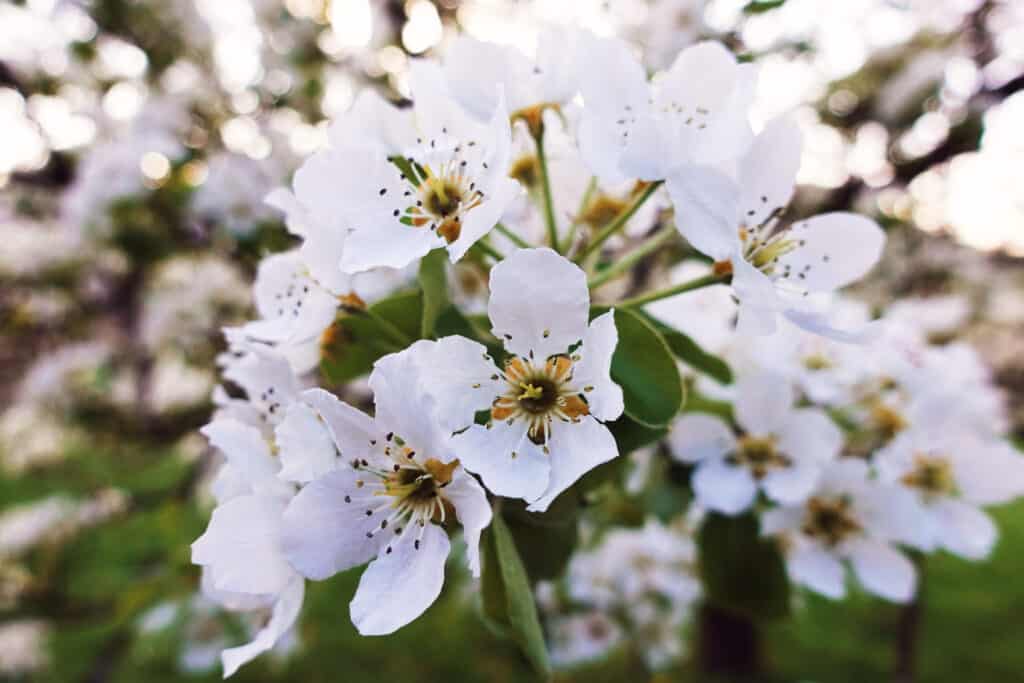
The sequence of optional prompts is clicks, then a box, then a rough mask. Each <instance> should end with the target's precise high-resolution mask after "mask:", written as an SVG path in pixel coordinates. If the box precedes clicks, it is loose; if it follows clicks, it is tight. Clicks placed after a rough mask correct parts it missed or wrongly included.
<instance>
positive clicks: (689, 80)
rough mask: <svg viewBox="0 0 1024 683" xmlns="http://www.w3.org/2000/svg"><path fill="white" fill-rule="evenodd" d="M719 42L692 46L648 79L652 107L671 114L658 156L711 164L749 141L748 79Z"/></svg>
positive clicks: (730, 155) (731, 156)
mask: <svg viewBox="0 0 1024 683" xmlns="http://www.w3.org/2000/svg"><path fill="white" fill-rule="evenodd" d="M746 71H747V70H745V69H743V68H741V67H740V65H738V64H737V62H736V57H735V56H734V55H733V54H732V53H731V52H729V51H728V50H727V49H725V47H724V46H722V44H721V43H718V42H712V41H705V42H701V43H697V44H695V45H691V46H689V47H687V48H686V49H684V50H683V51H682V52H680V53H679V55H678V56H677V57H676V60H675V62H674V63H673V64H672V67H671V68H670V69H669V70H668V71H667V72H665V73H664V74H662V75H661V76H660V77H658V78H656V79H655V80H654V82H653V87H652V91H653V98H654V105H655V108H656V109H658V110H660V111H662V112H665V114H664V115H665V116H666V117H668V116H669V114H670V113H671V114H672V116H671V119H672V121H671V123H672V124H673V128H674V130H672V136H671V137H669V138H668V139H667V140H666V141H665V142H666V143H669V144H671V145H672V146H673V147H672V148H671V149H664V148H663V149H662V150H661V154H660V155H661V156H666V155H669V154H671V155H677V156H681V159H680V160H688V161H696V162H699V163H716V162H721V161H725V160H728V159H734V158H736V157H737V156H738V155H739V154H741V153H742V151H743V150H745V149H746V146H747V145H748V144H749V143H750V137H751V135H750V130H749V129H750V126H749V124H747V123H746V110H747V106H746V103H745V100H747V99H749V97H750V95H751V94H752V93H750V92H748V90H750V88H751V85H752V83H751V82H750V81H751V79H750V78H748V77H747V74H746Z"/></svg>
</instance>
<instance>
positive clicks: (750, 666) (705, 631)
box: [697, 604, 761, 679]
mask: <svg viewBox="0 0 1024 683" xmlns="http://www.w3.org/2000/svg"><path fill="white" fill-rule="evenodd" d="M698 628H699V636H698V644H697V647H698V652H697V657H698V665H699V667H700V671H701V673H705V674H717V675H728V676H737V677H740V676H742V677H744V679H754V678H756V677H757V676H758V675H759V674H760V673H761V637H760V633H759V632H758V628H757V624H755V623H754V621H753V620H751V619H749V618H748V617H745V616H743V615H741V614H738V613H736V612H730V611H727V610H723V609H721V608H718V607H715V606H713V605H708V604H705V605H704V606H703V607H701V609H700V614H699V617H698Z"/></svg>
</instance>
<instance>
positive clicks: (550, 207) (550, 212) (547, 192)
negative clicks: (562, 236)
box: [533, 129, 562, 253]
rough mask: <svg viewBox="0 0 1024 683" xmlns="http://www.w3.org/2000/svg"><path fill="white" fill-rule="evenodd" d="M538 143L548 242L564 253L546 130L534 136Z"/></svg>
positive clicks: (538, 159) (538, 160)
mask: <svg viewBox="0 0 1024 683" xmlns="http://www.w3.org/2000/svg"><path fill="white" fill-rule="evenodd" d="M533 139H534V141H535V142H536V143H537V162H538V164H539V165H540V178H541V190H542V194H543V196H544V220H545V222H546V223H547V225H548V242H550V243H551V248H552V249H554V250H555V251H557V252H558V253H562V251H561V249H560V246H559V244H558V223H557V222H556V221H555V201H554V199H553V198H552V197H551V178H550V176H549V175H548V159H547V154H545V153H544V130H543V129H541V131H540V132H539V133H538V134H537V135H535V136H534V137H533Z"/></svg>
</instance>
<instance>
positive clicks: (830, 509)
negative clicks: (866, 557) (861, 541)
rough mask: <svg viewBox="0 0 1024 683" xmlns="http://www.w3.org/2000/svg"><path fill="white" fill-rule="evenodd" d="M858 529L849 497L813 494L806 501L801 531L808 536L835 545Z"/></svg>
mask: <svg viewBox="0 0 1024 683" xmlns="http://www.w3.org/2000/svg"><path fill="white" fill-rule="evenodd" d="M860 530H861V526H860V523H859V522H858V521H857V518H856V517H855V516H854V514H853V503H852V502H851V501H850V499H849V498H846V497H840V498H833V499H829V498H821V497H818V496H815V497H813V498H811V499H810V500H809V501H807V508H806V514H805V516H804V524H803V527H802V531H803V532H804V533H805V534H807V535H808V536H811V537H813V538H817V539H818V540H820V541H822V542H823V543H825V544H826V545H828V546H835V545H838V544H839V543H840V542H841V541H843V540H844V539H846V538H848V537H849V536H852V535H853V534H856V533H858V532H859V531H860Z"/></svg>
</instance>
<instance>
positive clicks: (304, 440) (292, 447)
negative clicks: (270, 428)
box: [274, 403, 337, 484]
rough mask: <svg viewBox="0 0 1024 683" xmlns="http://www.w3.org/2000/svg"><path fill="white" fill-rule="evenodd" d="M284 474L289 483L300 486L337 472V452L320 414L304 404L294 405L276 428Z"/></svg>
mask: <svg viewBox="0 0 1024 683" xmlns="http://www.w3.org/2000/svg"><path fill="white" fill-rule="evenodd" d="M274 438H275V441H276V442H277V448H278V457H279V458H280V460H281V471H280V472H278V475H277V476H279V477H280V478H281V479H284V480H286V481H294V482H298V483H301V484H304V483H306V482H310V481H313V480H314V479H316V478H317V477H319V476H321V475H323V474H326V473H327V472H330V471H331V470H332V469H334V465H335V462H336V460H337V450H336V449H335V447H334V440H333V439H332V438H331V433H330V431H328V429H327V427H326V425H325V424H324V423H323V422H321V421H320V419H319V417H318V415H317V413H316V412H315V411H314V410H313V409H312V408H310V407H309V406H307V405H305V404H304V403H293V404H292V405H291V406H290V407H289V408H288V412H287V413H286V414H285V418H284V420H282V421H281V424H279V425H278V426H277V427H276V428H275V429H274Z"/></svg>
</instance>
